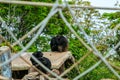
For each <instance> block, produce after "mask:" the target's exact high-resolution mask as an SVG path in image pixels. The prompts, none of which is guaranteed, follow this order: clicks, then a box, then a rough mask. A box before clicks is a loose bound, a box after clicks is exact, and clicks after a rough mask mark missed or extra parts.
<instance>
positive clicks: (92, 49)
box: [0, 0, 120, 80]
mask: <svg viewBox="0 0 120 80" xmlns="http://www.w3.org/2000/svg"><path fill="white" fill-rule="evenodd" d="M0 3H7V4H8V3H9V4H19V5H31V6H47V7H52V9H51V11H50V13H49V14H48V16H47V17H46V18H45V19H44V20H43V21H41V22H40V23H39V24H38V25H37V26H35V27H34V28H33V29H32V30H31V31H29V32H28V33H27V34H25V35H24V36H23V37H21V38H19V39H17V38H16V37H15V35H14V34H13V32H12V31H11V30H10V29H9V27H8V26H7V25H6V23H5V21H4V20H3V19H2V18H1V17H0V21H1V22H2V26H4V27H5V28H6V30H7V31H8V33H9V34H10V35H11V36H12V38H13V39H14V40H15V42H14V43H13V44H12V45H10V44H9V43H8V42H7V41H6V40H5V39H4V38H3V37H2V36H1V35H0V38H1V39H3V41H5V42H6V43H7V44H9V45H8V46H10V48H11V49H12V47H13V46H15V45H17V44H18V45H19V46H20V47H21V48H22V50H21V51H19V52H18V53H17V54H16V55H14V56H13V57H12V58H11V59H9V60H8V61H6V62H4V63H3V64H0V67H1V66H3V65H5V64H7V63H10V62H11V61H12V60H14V59H15V58H17V57H19V56H20V55H21V54H22V53H23V52H24V51H26V50H27V49H28V48H29V47H30V46H31V45H32V44H33V43H34V41H35V40H36V39H37V38H38V36H39V35H40V34H41V32H42V31H43V29H44V28H45V26H46V24H47V23H48V21H49V19H50V18H51V17H52V16H53V15H54V14H55V13H57V12H59V14H60V16H61V18H62V20H63V21H64V22H65V24H66V25H67V27H68V28H69V29H70V31H71V32H72V33H73V34H74V35H75V36H76V37H77V38H78V40H79V41H80V42H81V43H82V44H83V45H84V46H85V47H86V48H87V49H88V50H89V52H87V53H86V55H84V56H83V57H82V58H81V59H79V60H78V61H77V62H76V63H74V64H73V65H72V66H71V67H70V68H68V69H67V70H65V71H64V72H63V73H62V74H61V75H60V76H58V75H57V74H55V73H53V72H52V71H51V70H49V69H48V68H46V67H45V66H44V65H43V64H42V63H41V62H39V61H38V60H37V59H36V58H35V57H34V56H32V58H33V59H34V60H35V61H36V62H37V63H38V64H39V65H40V66H42V67H43V68H44V69H45V70H46V71H48V72H49V73H50V74H52V75H53V76H55V77H56V78H57V79H59V80H63V78H62V76H64V75H65V74H67V73H68V72H69V71H70V70H72V69H73V68H74V67H75V66H76V65H78V64H80V62H81V61H83V60H84V59H85V58H86V57H87V56H89V55H90V53H92V52H93V53H94V54H95V55H96V56H98V57H99V58H100V60H99V61H98V62H97V63H96V64H94V65H93V66H91V67H90V68H89V69H87V70H86V71H84V72H83V73H81V74H79V75H78V76H76V77H75V78H74V79H73V80H78V79H79V78H81V77H83V76H84V75H86V74H87V73H89V72H90V71H92V70H93V69H95V68H96V67H97V66H98V65H99V64H100V63H101V62H102V61H103V62H104V63H105V64H106V66H107V67H108V68H109V69H110V70H111V71H112V72H113V73H114V75H115V76H117V78H118V79H120V76H119V74H118V73H117V72H116V71H115V70H114V69H113V68H112V67H111V66H113V67H115V68H116V69H118V70H119V69H120V68H119V67H116V66H114V65H113V64H111V63H109V62H107V60H106V58H108V57H109V56H110V55H111V53H112V52H113V51H114V50H115V49H117V48H118V47H119V46H120V42H118V44H117V45H116V46H115V47H114V48H113V49H111V50H109V51H108V53H107V54H106V55H105V56H103V55H102V54H101V53H100V52H99V51H98V50H97V49H96V47H95V46H94V43H93V42H92V41H90V40H89V38H90V37H89V36H88V35H87V34H86V32H85V31H84V29H83V28H82V27H80V26H79V23H78V21H77V18H76V16H75V15H74V14H73V12H72V8H85V9H104V10H120V8H114V7H94V6H84V7H83V6H79V5H77V6H76V5H69V4H68V3H67V2H66V1H65V5H63V4H58V0H56V3H55V4H52V3H43V2H30V1H15V0H11V1H9V0H0ZM63 8H67V9H68V10H69V11H70V13H71V15H72V17H73V19H74V20H75V21H76V23H77V26H78V27H79V29H80V31H81V32H83V33H84V37H86V40H87V42H88V43H89V45H90V46H89V45H88V44H87V43H85V42H84V40H83V39H82V38H80V36H79V35H78V34H77V33H76V32H75V30H74V29H73V28H72V26H71V24H70V23H69V22H68V21H67V19H66V18H65V17H64V15H63V13H62V9H63ZM119 26H120V24H118V25H117V26H116V27H115V28H113V31H114V30H117V29H118V28H119ZM36 30H38V31H37V32H36V35H35V36H34V37H33V38H32V40H31V41H30V42H29V43H28V44H27V45H26V46H25V47H24V46H23V44H21V43H20V41H22V40H24V39H25V38H27V36H29V35H31V34H32V33H33V32H35V31H36ZM105 39H106V38H105ZM7 50H8V49H6V50H4V51H2V52H0V55H1V54H2V53H4V52H5V51H7ZM20 58H22V59H23V60H24V61H25V62H26V63H27V64H29V65H30V66H31V67H33V68H34V69H35V67H34V66H32V65H31V64H30V63H29V62H27V61H26V60H25V59H24V58H23V57H21V56H20ZM36 70H37V69H36ZM37 71H38V72H39V70H37ZM39 73H41V74H42V75H44V76H45V77H46V78H47V79H51V78H50V77H49V76H48V75H46V74H44V73H42V72H39Z"/></svg>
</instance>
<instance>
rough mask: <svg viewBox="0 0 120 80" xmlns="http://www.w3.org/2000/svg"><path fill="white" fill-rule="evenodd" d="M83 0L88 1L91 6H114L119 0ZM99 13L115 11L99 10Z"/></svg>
mask: <svg viewBox="0 0 120 80" xmlns="http://www.w3.org/2000/svg"><path fill="white" fill-rule="evenodd" d="M83 1H90V2H91V5H92V6H100V7H115V6H114V5H115V3H116V2H117V1H119V4H120V0H83ZM100 12H101V13H103V12H115V10H100Z"/></svg>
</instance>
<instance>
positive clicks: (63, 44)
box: [50, 35, 68, 52]
mask: <svg viewBox="0 0 120 80" xmlns="http://www.w3.org/2000/svg"><path fill="white" fill-rule="evenodd" d="M50 47H51V51H58V52H64V51H67V49H68V40H67V39H66V38H65V37H64V36H62V35H58V36H55V37H53V38H52V39H51V42H50Z"/></svg>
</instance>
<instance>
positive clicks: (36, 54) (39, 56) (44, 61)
mask: <svg viewBox="0 0 120 80" xmlns="http://www.w3.org/2000/svg"><path fill="white" fill-rule="evenodd" d="M32 55H33V56H34V57H35V58H36V59H37V60H38V61H40V62H41V63H42V64H43V65H44V66H46V67H47V68H48V69H51V62H50V60H49V59H48V58H46V57H43V53H42V52H40V51H38V52H34V53H33V54H32ZM30 61H31V62H32V64H33V65H34V66H35V67H36V68H37V69H39V70H40V71H42V72H43V73H47V71H46V70H45V69H44V68H42V67H41V66H40V65H39V64H38V63H37V62H36V61H35V60H34V59H33V58H32V57H31V58H30Z"/></svg>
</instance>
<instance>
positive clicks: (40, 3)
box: [0, 0, 120, 10]
mask: <svg viewBox="0 0 120 80" xmlns="http://www.w3.org/2000/svg"><path fill="white" fill-rule="evenodd" d="M0 3H6V4H8V3H9V4H19V5H31V6H46V7H52V6H53V3H45V2H31V1H16V0H10V1H9V0H0ZM58 7H59V8H63V7H64V5H61V4H60V5H58ZM70 7H71V8H83V9H86V8H87V9H102V10H120V8H118V7H99V6H80V5H77V6H76V5H70Z"/></svg>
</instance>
